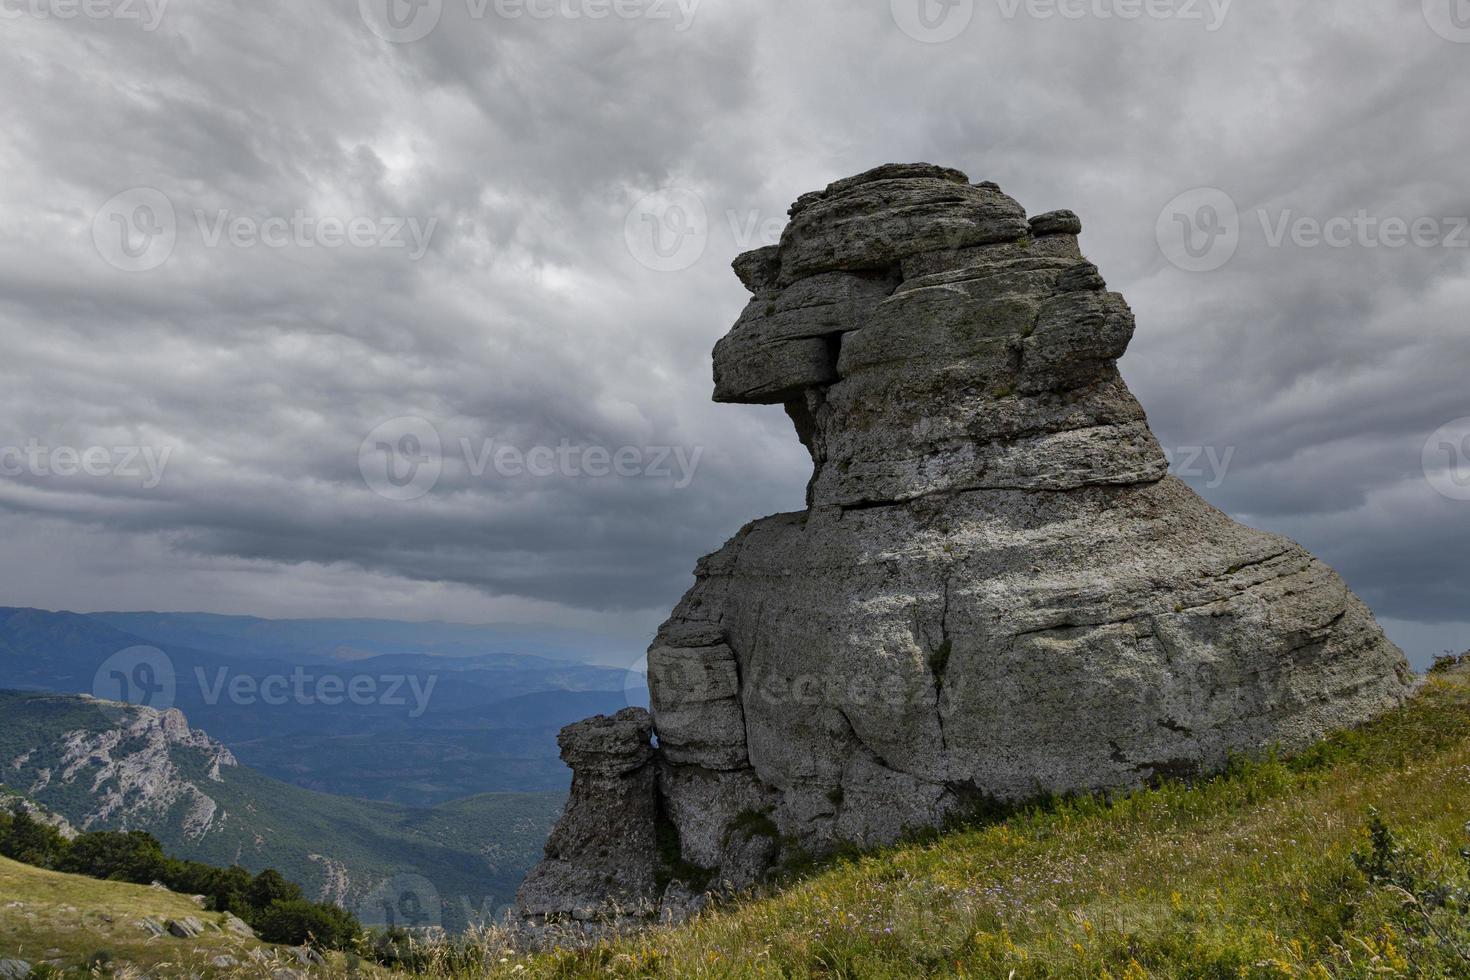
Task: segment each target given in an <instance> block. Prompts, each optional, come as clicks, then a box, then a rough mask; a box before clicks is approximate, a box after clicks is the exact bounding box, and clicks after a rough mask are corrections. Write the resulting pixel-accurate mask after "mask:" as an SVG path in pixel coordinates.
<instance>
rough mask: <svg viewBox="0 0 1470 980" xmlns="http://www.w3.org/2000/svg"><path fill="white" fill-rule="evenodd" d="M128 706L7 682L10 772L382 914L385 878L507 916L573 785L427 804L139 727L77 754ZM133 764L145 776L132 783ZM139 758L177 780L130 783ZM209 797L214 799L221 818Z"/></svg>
mask: <svg viewBox="0 0 1470 980" xmlns="http://www.w3.org/2000/svg"><path fill="white" fill-rule="evenodd" d="M119 710H121V711H123V712H125V716H124V718H122V719H119V718H117V717H115V716H109V715H108V714H107V713H104V711H102V710H100V709H99V707H98V704H97V703H96V702H91V701H86V700H82V699H79V698H71V697H61V696H55V695H35V694H14V693H6V692H0V717H4V719H5V722H4V724H3V725H0V781H4V782H5V783H9V784H11V785H12V786H13V787H14V788H15V789H16V790H19V791H21V792H23V793H25V794H26V795H28V796H29V797H31V798H32V799H34V800H35V801H36V802H38V803H40V804H42V805H44V806H46V807H47V808H49V809H51V810H53V811H55V812H56V813H59V814H61V815H62V816H64V817H66V818H67V820H69V821H70V822H71V823H72V824H73V825H74V826H75V827H77V828H78V829H86V830H146V831H148V832H150V833H152V834H153V835H154V836H155V837H157V838H158V839H159V840H160V841H161V842H162V843H163V845H164V849H165V850H166V851H167V852H168V853H170V854H173V855H175V856H178V857H181V858H189V859H193V860H197V861H203V862H205V863H207V864H213V865H220V866H223V865H228V864H232V863H238V864H241V865H243V866H244V867H246V868H247V869H249V870H251V871H260V870H263V869H265V868H267V867H273V868H276V869H277V870H279V871H281V872H282V873H283V874H285V875H286V876H287V877H288V878H290V879H292V880H293V881H296V882H298V883H300V884H301V885H302V886H303V887H304V888H305V889H306V891H307V894H308V896H309V897H311V898H313V899H323V900H329V901H336V902H338V903H340V904H343V905H345V906H346V907H348V908H349V909H354V910H362V911H363V912H364V916H365V918H369V919H370V918H371V915H370V914H369V913H368V910H367V909H366V908H365V906H372V907H374V908H375V907H376V906H377V905H378V904H380V897H379V896H376V895H375V892H376V890H377V889H378V888H379V887H380V886H381V885H382V884H383V883H385V882H394V885H393V887H394V889H395V890H396V891H397V892H398V893H400V894H402V893H403V892H405V891H408V892H411V893H412V899H413V900H414V901H416V902H418V903H420V904H421V905H433V906H436V907H435V908H432V909H430V911H429V915H430V920H429V921H432V922H437V923H441V924H443V925H444V926H446V927H447V928H450V929H459V928H462V927H463V926H464V925H466V924H467V923H469V922H472V921H475V920H476V919H479V918H483V917H489V916H493V915H494V913H496V912H497V911H498V910H499V908H500V907H501V906H503V905H504V904H506V903H508V902H509V901H510V900H511V899H512V898H513V896H514V894H515V889H516V886H517V885H518V884H519V883H520V880H521V878H522V877H523V876H524V874H525V872H526V871H527V869H529V868H530V867H531V865H532V864H534V863H535V862H536V861H537V860H538V859H539V858H540V856H541V847H542V844H543V842H544V841H545V839H546V835H547V833H548V832H549V831H550V828H551V825H552V823H553V822H554V821H555V820H556V817H557V815H558V813H559V812H560V810H561V803H562V800H563V798H564V794H562V793H495V794H486V795H481V796H476V797H471V798H469V799H466V800H459V801H455V802H453V803H449V804H444V805H443V807H442V809H441V808H432V807H430V808H414V807H406V806H399V805H395V804H389V803H373V802H367V801H363V800H354V799H350V798H346V797H340V796H328V795H325V794H321V793H315V792H312V791H310V790H305V789H301V788H299V787H296V786H292V785H290V784H287V783H282V782H279V781H277V780H275V779H271V778H270V777H268V776H265V775H263V774H261V773H259V772H256V771H254V770H252V769H250V768H249V767H246V766H219V767H217V768H215V767H213V766H212V765H211V759H212V758H214V756H213V754H212V750H210V749H207V748H196V747H193V746H189V745H179V744H172V745H169V746H168V747H167V750H166V753H163V752H160V751H159V749H158V747H157V745H156V743H155V744H152V745H150V744H142V740H139V739H125V740H123V741H122V742H121V743H120V744H118V745H116V746H113V747H112V748H110V749H107V750H106V758H103V757H102V756H101V755H100V754H91V755H88V754H87V753H81V754H80V756H79V755H78V754H77V753H72V755H71V756H70V757H69V756H68V755H67V753H66V739H65V738H63V736H65V735H67V734H68V733H77V732H82V733H92V734H93V735H102V734H105V733H107V732H108V731H109V730H110V729H117V728H119V727H120V726H123V727H125V726H126V724H127V720H126V719H127V718H131V717H132V716H133V715H134V714H136V713H137V712H138V711H139V710H140V709H136V708H130V707H129V708H119ZM135 743H139V744H135ZM216 748H217V747H216ZM130 753H131V754H130ZM68 758H70V759H71V760H72V761H70V762H68ZM130 769H131V770H132V771H133V772H134V773H135V776H134V777H133V778H134V782H133V783H132V784H127V783H124V782H123V780H124V779H125V778H127V777H126V776H125V773H126V772H127V771H128V770H130ZM139 770H146V773H147V778H148V779H149V780H151V781H153V782H155V783H157V782H162V783H165V784H166V785H164V786H163V787H162V788H161V789H159V790H158V792H157V794H156V796H155V797H154V799H153V802H148V801H145V800H144V799H143V798H141V797H140V796H139V795H138V794H137V792H136V791H135V790H130V789H129V788H128V787H129V785H133V786H136V785H137V783H138V779H137V776H136V773H137V772H138V771H139ZM108 794H114V796H113V797H112V802H111V803H109V802H108V800H109V797H108ZM118 798H120V799H121V803H120V804H118ZM202 798H207V800H208V801H209V802H210V803H212V805H213V807H214V809H213V810H212V811H209V812H208V814H207V816H208V820H207V825H206V823H205V822H204V821H202V820H201V818H200V814H201V812H203V811H202V810H201V803H200V800H201V799H202ZM201 828H202V829H201Z"/></svg>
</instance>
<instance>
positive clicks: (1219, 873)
mask: <svg viewBox="0 0 1470 980" xmlns="http://www.w3.org/2000/svg"><path fill="white" fill-rule="evenodd" d="M1375 815H1376V816H1375ZM1467 820H1470V686H1467V683H1466V679H1465V678H1464V677H1463V676H1458V677H1450V678H1437V679H1433V680H1431V681H1430V682H1429V684H1428V685H1427V686H1426V687H1425V689H1424V690H1423V691H1422V692H1421V694H1419V695H1418V696H1417V697H1416V698H1415V700H1414V701H1413V702H1412V703H1411V704H1410V705H1408V706H1407V707H1405V708H1404V709H1402V710H1400V711H1397V712H1395V713H1393V714H1392V715H1390V716H1388V717H1385V718H1383V719H1381V720H1380V721H1379V722H1377V723H1375V724H1373V725H1372V726H1370V727H1368V728H1367V729H1365V730H1362V731H1357V732H1350V733H1344V734H1341V735H1338V736H1336V737H1334V738H1332V739H1331V740H1329V741H1328V742H1327V743H1325V744H1323V745H1321V746H1319V747H1317V748H1316V749H1313V750H1312V751H1309V752H1307V753H1305V754H1304V755H1302V756H1300V757H1298V758H1295V759H1292V760H1289V761H1280V760H1258V761H1255V762H1248V763H1247V762H1241V763H1239V764H1237V765H1236V766H1235V767H1234V768H1233V769H1232V771H1231V772H1230V773H1228V774H1226V775H1224V776H1222V777H1219V778H1217V779H1214V780H1211V781H1208V782H1204V783H1201V784H1198V785H1195V786H1192V787H1191V786H1184V785H1180V784H1170V785H1165V786H1161V787H1159V788H1156V789H1152V790H1148V791H1143V792H1138V793H1134V794H1130V795H1127V796H1125V797H1122V798H1119V799H1116V800H1114V801H1113V802H1111V803H1106V802H1101V801H1096V800H1073V801H1060V802H1051V803H1047V804H1043V805H1037V806H1034V807H1030V808H1026V809H1024V810H1022V811H1021V812H1016V813H1013V814H1010V815H1007V816H995V817H993V818H991V819H988V820H986V819H978V820H977V821H975V822H974V823H973V824H972V825H971V826H970V827H968V828H967V829H960V830H956V831H955V832H952V833H950V834H948V835H945V836H942V837H938V838H936V839H934V840H931V841H927V842H914V843H911V844H908V845H906V846H901V847H896V848H892V849H889V850H886V851H883V852H880V853H876V854H871V855H868V856H863V857H858V858H852V859H847V860H843V861H840V862H838V863H836V864H835V865H833V866H829V867H828V868H826V869H825V870H822V871H819V872H816V873H812V874H809V875H808V876H806V877H804V878H801V879H799V880H797V881H796V882H795V883H794V884H792V885H791V887H789V888H788V889H787V890H785V891H784V892H781V893H779V894H776V895H774V896H772V897H767V898H757V899H751V900H748V901H745V902H743V903H737V904H734V905H732V906H730V907H727V908H725V909H723V910H716V911H713V912H708V913H706V914H705V915H704V916H702V917H701V918H700V919H698V920H697V921H696V922H694V923H693V924H691V925H689V926H686V927H684V928H679V929H665V930H659V931H655V932H652V933H650V934H647V935H644V936H641V937H634V938H628V939H624V940H621V941H617V942H611V943H604V944H603V945H600V946H598V947H596V948H594V949H591V950H585V951H580V952H561V953H552V954H543V955H536V956H529V957H517V956H514V955H512V956H509V957H508V958H507V959H506V960H505V961H503V962H502V961H501V960H500V956H501V955H504V954H503V953H501V952H498V951H497V950H496V949H495V948H494V944H493V942H492V943H489V944H488V945H487V946H486V947H485V948H484V949H483V950H481V951H478V957H479V958H480V959H481V960H482V962H483V963H484V965H485V967H486V968H487V970H486V972H487V973H488V975H492V976H501V975H504V976H510V975H514V976H517V977H527V976H531V977H570V976H588V977H591V976H605V975H616V976H668V977H734V976H786V977H865V978H866V977H895V978H898V977H915V976H957V977H999V978H1007V977H1015V978H1023V977H1089V978H1101V977H1112V978H1129V980H1141V978H1145V977H1157V978H1176V977H1183V978H1189V977H1201V978H1203V977H1209V978H1225V977H1231V978H1234V977H1313V978H1322V977H1379V976H1423V977H1466V976H1470V919H1467V907H1470V875H1467V868H1470V860H1467V858H1466V857H1465V856H1463V853H1462V852H1463V850H1464V849H1466V848H1467V846H1470V836H1467V830H1466V821H1467ZM1379 821H1381V822H1379ZM1375 828H1376V832H1375ZM444 972H452V971H444ZM462 973H463V974H464V975H468V974H469V973H473V975H480V972H479V971H478V970H476V971H462Z"/></svg>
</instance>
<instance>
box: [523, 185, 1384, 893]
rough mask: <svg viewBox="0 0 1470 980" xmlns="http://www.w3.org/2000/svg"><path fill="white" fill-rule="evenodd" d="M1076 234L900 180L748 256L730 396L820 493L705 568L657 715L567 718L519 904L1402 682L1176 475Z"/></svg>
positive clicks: (1117, 762) (1176, 744)
mask: <svg viewBox="0 0 1470 980" xmlns="http://www.w3.org/2000/svg"><path fill="white" fill-rule="evenodd" d="M1080 231H1081V223H1080V221H1079V220H1078V218H1077V216H1076V215H1074V214H1072V213H1071V212H1069V211H1053V212H1050V213H1047V214H1043V215H1039V216H1036V217H1033V218H1029V219H1028V218H1027V216H1026V214H1025V212H1024V210H1023V209H1022V208H1021V206H1020V205H1019V204H1017V203H1016V202H1015V201H1013V200H1012V199H1011V198H1009V197H1007V196H1006V195H1005V194H1003V193H1001V191H1000V189H999V188H998V187H996V185H994V184H991V183H978V184H972V183H970V182H969V180H968V178H967V177H966V176H965V175H964V174H962V173H959V172H958V171H955V170H947V169H942V168H939V167H932V166H927V165H905V166H887V167H881V168H879V169H877V170H874V171H870V172H868V173H865V174H862V175H859V176H857V177H852V178H848V179H846V180H841V181H838V182H836V183H834V184H832V185H831V186H830V187H828V188H827V189H826V190H825V191H821V192H818V193H814V194H807V195H804V196H803V197H801V198H800V199H799V200H798V201H797V202H796V204H795V205H794V206H793V207H792V209H791V222H790V224H789V226H788V227H787V228H786V230H785V233H784V234H783V235H782V238H781V243H780V245H779V246H776V247H770V248H765V249H760V250H758V251H755V252H751V253H748V254H746V255H743V256H741V257H740V258H739V259H738V260H736V262H735V269H736V272H737V274H738V275H739V276H740V278H741V280H742V281H743V282H744V283H745V285H746V286H747V287H748V288H749V289H750V291H751V293H752V294H753V297H752V299H751V301H750V303H749V305H748V306H747V307H746V309H745V311H744V312H743V313H742V314H741V316H740V319H739V320H738V321H737V322H736V324H735V327H734V329H732V330H731V331H730V333H729V334H728V335H727V336H726V337H725V338H724V339H723V340H721V341H720V342H719V344H717V345H716V347H715V361H714V373H715V398H716V400H718V401H728V402H745V403H763V404H783V405H784V406H785V408H786V411H787V413H788V414H789V415H790V417H791V419H792V421H793V423H794V424H795V427H796V431H797V435H798V436H799V438H800V439H801V441H802V442H803V443H804V444H805V445H806V447H807V448H808V449H809V450H810V452H811V455H812V461H813V464H814V473H813V476H812V480H811V483H810V485H809V488H808V494H807V497H808V500H807V503H808V506H807V509H806V510H805V511H803V512H801V513H794V514H778V515H776V516H773V517H767V518H763V519H761V520H758V521H755V522H753V523H752V524H750V525H748V526H746V527H745V528H744V529H743V530H741V531H740V533H739V534H737V535H736V536H735V538H734V539H732V540H731V541H730V542H729V543H728V544H726V545H725V547H723V548H722V549H720V550H719V551H718V552H716V553H715V554H713V555H710V556H709V557H707V558H705V559H704V560H702V561H701V562H700V564H699V566H698V568H697V570H696V576H697V582H696V584H695V586H694V587H693V588H692V589H691V590H690V591H689V593H688V594H687V595H686V596H685V597H684V599H683V601H682V602H680V604H679V606H678V608H677V609H675V610H674V614H673V615H672V617H670V619H669V620H668V622H667V623H665V624H664V626H663V627H662V628H661V629H660V631H659V634H658V637H657V639H656V640H655V641H654V643H653V646H652V648H651V649H650V651H649V669H650V689H651V692H652V708H653V712H652V718H651V720H650V719H649V718H648V717H646V716H644V715H642V713H641V712H634V711H630V712H624V713H622V714H621V715H619V716H618V718H617V719H611V720H610V719H594V720H592V721H590V722H583V723H581V724H580V725H577V726H572V727H571V728H570V729H568V730H567V732H566V733H564V734H563V742H562V744H563V748H564V755H563V757H564V758H565V759H566V760H567V761H568V763H569V764H571V766H572V768H573V770H574V773H575V776H574V778H575V780H576V783H575V787H574V791H573V795H572V798H571V800H570V802H569V804H568V809H567V811H566V814H565V816H564V817H563V821H562V824H561V826H560V827H559V828H558V830H557V833H556V835H554V836H553V840H552V844H551V846H549V848H548V858H547V861H546V862H545V863H543V864H542V865H541V866H540V867H539V868H538V869H537V870H536V871H535V872H533V873H532V875H531V876H530V877H529V878H528V879H527V881H526V883H525V885H524V886H523V888H522V892H521V896H520V899H521V908H522V911H523V912H524V913H526V914H527V915H529V916H531V917H533V918H535V919H541V918H546V917H554V916H556V915H558V914H571V915H573V916H574V917H576V918H579V919H584V920H586V919H596V918H598V917H599V916H600V915H605V914H606V913H607V910H608V909H609V908H611V907H612V906H614V905H615V906H617V907H618V908H620V909H622V910H624V911H625V912H626V910H628V909H641V910H642V911H643V912H644V913H645V914H649V913H652V912H655V911H657V910H658V909H659V908H660V907H662V908H664V909H665V910H666V911H671V912H678V911H680V910H682V909H683V908H685V907H686V902H685V898H686V897H687V896H688V895H689V893H690V892H691V890H697V889H698V888H700V887H702V886H704V885H706V884H711V883H716V884H719V883H723V884H726V885H729V886H733V887H737V888H738V887H741V886H745V885H748V884H750V883H752V882H754V881H756V880H757V879H758V878H759V877H760V876H761V875H763V874H764V873H766V872H767V871H768V870H769V869H770V868H771V867H773V866H774V865H775V864H776V863H777V862H779V861H780V860H781V859H782V858H783V856H785V855H788V854H791V853H793V852H806V853H817V854H820V853H823V852H827V851H830V850H832V849H833V848H835V847H837V846H839V845H840V844H842V843H848V842H850V843H855V844H858V845H861V846H871V845H879V844H884V843H888V842H892V841H893V840H895V839H896V838H897V837H899V836H900V835H901V834H902V833H903V832H905V831H906V830H909V829H913V828H918V827H931V826H935V825H937V824H939V823H940V822H942V821H943V820H944V819H945V818H946V817H947V816H949V815H951V814H955V813H957V812H962V811H964V810H965V809H966V808H968V807H971V806H973V805H975V804H976V803H977V802H978V801H981V800H987V799H999V800H1020V799H1024V798H1027V797H1031V796H1034V795H1037V794H1041V793H1047V792H1089V791H1098V790H1107V789H1113V788H1119V787H1131V786H1137V785H1139V784H1141V783H1144V782H1146V781H1147V780H1149V779H1152V778H1154V777H1157V776H1175V775H1185V774H1192V773H1201V772H1208V771H1210V770H1213V769H1218V768H1219V767H1221V766H1222V765H1223V764H1224V763H1225V762H1226V759H1227V756H1228V754H1229V753H1230V752H1232V751H1251V750H1258V749H1263V748H1265V747H1268V746H1272V745H1280V746H1283V747H1285V748H1288V749H1290V748H1296V747H1300V746H1303V745H1305V744H1307V743H1309V742H1311V741H1313V740H1315V739H1317V738H1319V737H1320V736H1321V735H1322V734H1323V733H1325V732H1326V731H1328V730H1329V729H1333V728H1337V727H1342V726H1346V725H1352V724H1355V723H1358V722H1361V721H1364V720H1366V719H1368V718H1369V717H1371V716H1373V715H1374V714H1375V713H1377V712H1380V711H1382V710H1384V709H1385V708H1387V707H1389V706H1391V705H1394V704H1396V703H1397V702H1398V701H1399V700H1401V699H1402V697H1403V696H1404V695H1405V693H1406V692H1407V690H1408V688H1409V686H1410V684H1411V677H1410V674H1409V672H1408V668H1407V665H1406V664H1405V662H1404V659H1403V656H1402V654H1401V653H1400V651H1399V650H1398V649H1397V648H1395V647H1394V646H1393V645H1392V644H1391V643H1389V642H1388V640H1387V639H1385V637H1384V636H1383V634H1382V632H1381V631H1380V630H1379V628H1378V626H1377V624H1376V623H1375V622H1374V621H1373V618H1372V615H1371V614H1370V613H1369V611H1368V610H1367V609H1366V608H1365V607H1364V605H1363V604H1362V602H1360V601H1359V600H1358V599H1357V598H1356V597H1355V596H1354V595H1353V594H1352V593H1351V592H1349V591H1348V589H1347V587H1346V586H1345V585H1344V584H1343V581H1342V579H1341V578H1339V577H1338V576H1337V574H1336V573H1334V572H1333V571H1332V570H1331V569H1330V568H1328V567H1327V566H1325V565H1323V564H1322V563H1321V562H1320V561H1318V560H1317V559H1315V558H1313V557H1312V556H1311V555H1310V554H1308V553H1307V552H1305V551H1304V550H1303V549H1302V548H1301V547H1300V546H1298V545H1296V544H1295V543H1293V542H1291V541H1289V540H1287V539H1285V538H1282V537H1279V536H1277V535H1273V534H1267V533H1264V532H1261V531H1256V530H1253V529H1250V528H1247V527H1243V526H1241V525H1239V524H1236V523H1235V522H1233V521H1231V520H1230V519H1229V518H1228V517H1226V516H1225V515H1224V514H1222V513H1221V512H1220V511H1218V510H1216V509H1215V508H1213V507H1211V506H1210V505H1208V504H1206V503H1205V502H1204V501H1203V500H1201V499H1200V498H1199V497H1198V496H1196V495H1195V494H1194V493H1193V492H1192V491H1191V490H1190V489H1189V488H1188V487H1186V486H1185V485H1184V484H1182V483H1180V482H1179V481H1178V480H1176V479H1174V478H1173V477H1171V476H1169V474H1168V468H1167V464H1166V461H1165V458H1164V454H1163V452H1162V451H1161V450H1160V447H1159V445H1158V443H1157V442H1156V441H1155V439H1154V437H1153V434H1152V433H1151V432H1150V430H1149V427H1148V423H1147V421H1146V419H1145V417H1144V412H1143V409H1142V407H1141V406H1140V405H1139V403H1138V402H1137V400H1135V399H1134V397H1133V395H1132V394H1131V393H1130V392H1129V390H1128V388H1127V386H1126V385H1125V384H1124V383H1123V380H1122V378H1121V376H1120V375H1119V373H1118V370H1117V366H1116V361H1117V359H1118V358H1119V357H1120V356H1121V355H1122V354H1123V352H1124V350H1125V349H1126V348H1127V346H1128V343H1129V340H1130V339H1131V338H1132V335H1133V329H1134V323H1133V316H1132V314H1131V312H1130V310H1129V308H1128V305H1127V303H1126V302H1125V301H1124V300H1123V297H1122V296H1120V295H1118V294H1116V293H1111V292H1108V290H1107V287H1106V285H1105V284H1104V282H1103V279H1102V277H1101V276H1100V275H1099V274H1098V270H1097V268H1096V267H1095V266H1093V265H1092V264H1091V263H1089V262H1087V261H1086V260H1085V259H1084V258H1082V255H1081V252H1080V251H1079V250H1078V245H1077V235H1078V234H1079V232H1080ZM650 725H651V727H652V729H653V731H654V733H655V734H656V738H657V747H656V749H655V748H651V747H650V744H649V735H648V730H649V728H650ZM589 740H594V741H598V742H599V744H598V747H597V750H596V751H595V752H592V751H584V750H582V749H579V748H578V746H582V745H585V744H587V743H588V742H589ZM612 759H616V760H617V761H618V765H617V767H616V768H617V771H616V773H613V772H612V771H611V768H610V763H608V762H607V760H612ZM614 816H616V820H615V819H614ZM623 868H631V869H636V870H635V873H629V874H624V873H622V871H621V869H623ZM649 869H654V870H652V871H650V870H649ZM659 869H662V870H661V871H659ZM671 878H672V879H674V882H673V884H669V880H670V879H671ZM681 880H682V884H681Z"/></svg>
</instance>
